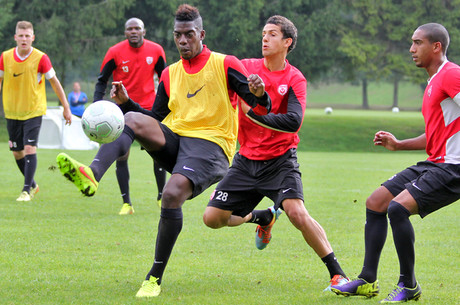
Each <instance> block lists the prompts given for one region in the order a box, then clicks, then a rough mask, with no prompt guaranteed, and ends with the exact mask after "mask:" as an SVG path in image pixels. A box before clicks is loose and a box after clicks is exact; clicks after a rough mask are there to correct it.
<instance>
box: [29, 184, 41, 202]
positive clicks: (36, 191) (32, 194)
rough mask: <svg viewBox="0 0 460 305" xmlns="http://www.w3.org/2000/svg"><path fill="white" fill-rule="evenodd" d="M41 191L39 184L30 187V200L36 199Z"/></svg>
mask: <svg viewBox="0 0 460 305" xmlns="http://www.w3.org/2000/svg"><path fill="white" fill-rule="evenodd" d="M39 190H40V188H39V187H38V184H35V187H30V191H29V196H30V199H32V198H34V196H35V194H37V193H38V191H39Z"/></svg>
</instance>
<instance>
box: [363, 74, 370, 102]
mask: <svg viewBox="0 0 460 305" xmlns="http://www.w3.org/2000/svg"><path fill="white" fill-rule="evenodd" d="M363 109H369V100H368V99H367V78H363Z"/></svg>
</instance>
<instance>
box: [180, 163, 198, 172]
mask: <svg viewBox="0 0 460 305" xmlns="http://www.w3.org/2000/svg"><path fill="white" fill-rule="evenodd" d="M182 168H183V169H185V170H186V171H192V172H194V171H195V170H194V169H193V168H190V167H188V166H185V165H184V166H182Z"/></svg>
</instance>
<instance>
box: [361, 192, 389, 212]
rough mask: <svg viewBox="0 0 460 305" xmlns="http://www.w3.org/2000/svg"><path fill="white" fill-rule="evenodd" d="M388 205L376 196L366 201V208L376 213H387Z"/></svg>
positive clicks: (371, 196)
mask: <svg viewBox="0 0 460 305" xmlns="http://www.w3.org/2000/svg"><path fill="white" fill-rule="evenodd" d="M387 207H388V204H385V203H384V202H382V200H381V199H380V198H379V197H378V196H375V195H374V194H372V195H370V196H369V197H367V199H366V208H368V209H369V210H372V211H376V212H382V213H383V212H386V210H387Z"/></svg>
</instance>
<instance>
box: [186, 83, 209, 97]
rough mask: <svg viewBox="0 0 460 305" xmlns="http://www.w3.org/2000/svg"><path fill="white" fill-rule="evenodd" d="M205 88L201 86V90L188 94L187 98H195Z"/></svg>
mask: <svg viewBox="0 0 460 305" xmlns="http://www.w3.org/2000/svg"><path fill="white" fill-rule="evenodd" d="M204 86H205V85H203V86H201V88H200V89H198V90H196V91H195V92H194V93H192V94H191V93H188V92H187V98H192V97H194V96H195V95H196V94H197V93H198V92H200V91H201V89H203V87H204Z"/></svg>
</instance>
